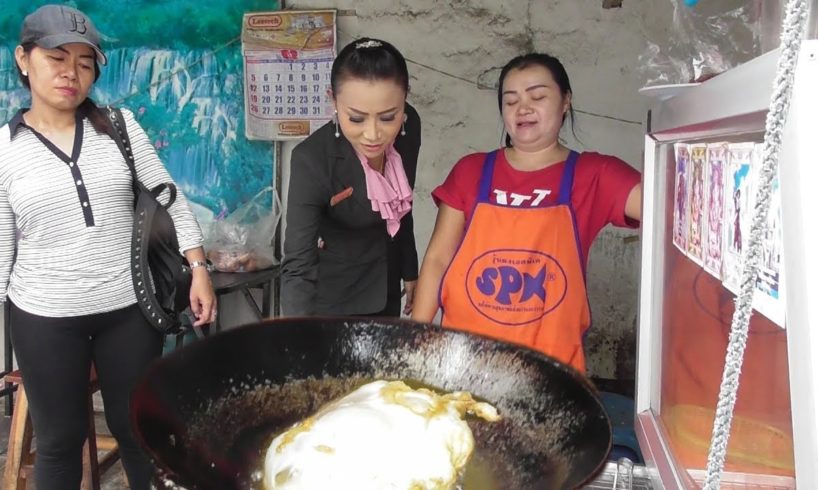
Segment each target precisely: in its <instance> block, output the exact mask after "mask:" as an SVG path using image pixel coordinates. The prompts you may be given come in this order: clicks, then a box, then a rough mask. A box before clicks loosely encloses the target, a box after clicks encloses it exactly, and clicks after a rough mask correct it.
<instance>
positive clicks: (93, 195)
mask: <svg viewBox="0 0 818 490" xmlns="http://www.w3.org/2000/svg"><path fill="white" fill-rule="evenodd" d="M122 113H123V116H124V118H125V123H126V128H127V130H128V135H129V136H130V139H131V144H132V145H131V147H132V150H133V154H134V159H135V160H136V162H135V167H136V173H137V177H138V178H139V180H140V182H142V183H143V184H144V185H145V186H147V187H148V188H153V187H154V186H156V185H158V184H160V183H163V182H172V180H171V177H170V175H169V174H168V172H167V170H166V169H165V167H164V165H163V164H162V162H161V161H160V160H159V157H158V156H157V154H156V151H155V150H154V147H153V145H152V144H151V142H150V140H149V139H148V136H147V135H146V134H145V131H144V130H143V129H142V127H141V126H139V124H138V123H137V122H136V120H135V119H134V116H133V114H132V113H131V112H130V111H127V110H123V111H122ZM169 212H170V215H171V216H172V217H173V221H174V224H175V225H176V230H177V235H178V239H179V245H180V250H181V251H185V250H189V249H192V248H196V247H200V246H201V245H202V232H201V229H200V228H199V225H198V223H197V222H196V219H195V217H194V216H193V213H192V212H191V210H190V207H189V206H188V204H187V201H186V199H185V197H184V196H183V195H182V193H181V192H179V193H178V194H177V198H176V202H175V203H174V204H173V205H172V206H171V207H170V209H169ZM132 224H133V189H132V187H131V174H130V172H129V170H128V167H127V165H126V163H125V159H124V158H123V156H122V154H121V153H120V151H119V148H118V147H117V145H116V142H115V141H114V140H112V139H111V138H110V136H108V135H107V134H103V133H98V132H97V131H96V130H95V129H94V127H93V126H92V125H91V123H90V122H89V121H88V120H87V119H86V118H83V117H81V116H79V115H78V116H77V130H76V132H75V137H74V151H73V154H72V155H66V154H65V153H63V152H62V151H61V150H59V149H58V148H57V147H56V146H55V145H53V144H51V143H50V142H49V141H48V140H47V139H45V138H44V137H42V136H41V135H39V134H38V133H37V132H36V131H35V130H33V129H32V128H31V127H29V126H28V125H26V123H25V121H24V119H23V111H20V112H18V113H17V115H15V116H14V118H13V119H12V120H11V121H10V122H9V123H8V124H7V125H5V126H3V127H2V128H0V301H5V299H6V297H7V296H8V298H10V299H11V300H12V301H13V302H14V304H15V305H17V306H18V307H19V308H21V309H22V310H24V311H27V312H29V313H33V314H35V315H40V316H47V317H70V316H79V315H88V314H94V313H101V312H106V311H113V310H117V309H120V308H124V307H127V306H129V305H132V304H134V303H136V296H135V294H134V291H133V285H132V283H131V271H130V248H131V227H132ZM15 248H16V258H15Z"/></svg>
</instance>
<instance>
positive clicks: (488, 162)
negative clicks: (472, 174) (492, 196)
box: [477, 150, 502, 202]
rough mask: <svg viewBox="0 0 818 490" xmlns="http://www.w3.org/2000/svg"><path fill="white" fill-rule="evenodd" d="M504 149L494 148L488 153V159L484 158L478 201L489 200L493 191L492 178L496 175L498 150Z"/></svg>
mask: <svg viewBox="0 0 818 490" xmlns="http://www.w3.org/2000/svg"><path fill="white" fill-rule="evenodd" d="M498 151H502V150H494V151H492V152H489V153H486V159H485V160H483V171H482V172H481V174H480V187H479V188H478V192H477V202H489V193H490V192H491V179H492V177H493V176H494V162H495V161H497V152H498Z"/></svg>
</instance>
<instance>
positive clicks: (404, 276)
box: [281, 38, 420, 316]
mask: <svg viewBox="0 0 818 490" xmlns="http://www.w3.org/2000/svg"><path fill="white" fill-rule="evenodd" d="M331 85H332V96H333V101H334V103H335V111H336V112H335V116H334V117H333V121H332V122H330V123H327V124H326V125H324V126H323V127H322V128H320V129H319V130H318V131H316V132H315V133H313V134H312V135H311V136H310V137H308V138H307V139H305V140H304V141H303V142H301V143H300V144H299V145H298V146H296V147H295V149H294V150H293V154H292V159H291V173H290V187H289V197H288V200H287V217H286V220H287V224H286V229H285V239H284V260H283V263H282V269H281V275H282V285H281V308H282V313H283V314H284V315H287V316H309V315H321V314H324V315H330V314H332V315H372V316H400V312H401V310H400V304H401V280H402V281H403V285H404V289H405V291H406V308H405V309H404V312H405V313H407V314H408V313H409V312H411V307H412V300H413V298H414V290H415V282H416V280H417V277H418V255H417V249H416V247H415V235H414V224H413V221H412V211H411V199H412V189H413V188H414V184H415V171H416V169H417V158H418V151H419V149H420V117H419V116H418V114H417V111H415V109H414V108H413V107H412V106H410V105H409V104H407V103H406V94H407V93H408V90H409V74H408V70H407V68H406V61H405V59H404V58H403V56H402V55H401V54H400V52H399V51H398V50H397V49H395V47H394V46H392V45H391V44H389V43H387V42H385V41H380V40H377V39H369V38H364V39H359V40H357V41H354V42H352V43H350V44H349V45H347V46H346V47H345V48H344V49H343V50H342V51H341V53H339V55H338V57H337V58H336V60H335V62H334V63H333V65H332V74H331Z"/></svg>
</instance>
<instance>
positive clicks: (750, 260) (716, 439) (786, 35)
mask: <svg viewBox="0 0 818 490" xmlns="http://www.w3.org/2000/svg"><path fill="white" fill-rule="evenodd" d="M806 19H807V5H806V1H805V0H789V1H788V2H787V9H786V15H785V18H784V25H783V27H782V33H781V55H780V58H779V60H778V69H777V71H776V76H775V82H774V85H773V95H772V100H771V101H770V110H769V112H768V113H767V121H766V132H765V134H764V157H763V160H762V165H761V171H760V172H759V188H758V193H757V195H756V204H755V210H754V214H753V221H752V226H751V228H750V237H749V240H748V241H747V246H746V248H745V250H744V270H743V271H742V274H741V290H740V292H739V295H738V297H737V298H736V310H735V313H734V314H733V322H732V325H731V327H730V341H729V343H728V345H727V357H726V359H725V363H724V373H723V375H722V380H721V388H720V392H719V401H718V406H717V408H716V417H715V420H714V421H713V436H712V439H711V442H710V454H709V455H708V457H707V476H706V478H705V482H704V488H705V490H717V489H718V488H719V481H720V478H721V472H722V471H723V470H724V460H725V456H726V454H727V442H728V440H729V438H730V427H731V424H732V421H733V408H734V407H735V404H736V393H737V392H738V384H739V375H740V374H741V365H742V362H743V360H744V348H745V347H746V346H747V331H748V328H749V324H750V315H751V314H752V311H753V294H754V291H755V284H756V277H757V276H758V264H759V261H760V255H761V251H762V250H761V247H762V242H763V237H764V233H765V231H766V229H767V212H768V210H769V208H770V197H771V193H772V192H771V191H772V184H773V180H774V178H775V176H776V175H778V154H779V150H780V147H781V136H782V133H783V129H784V123H785V121H786V119H787V112H788V110H789V105H790V95H791V93H792V85H793V78H794V77H795V66H796V64H797V62H798V51H799V50H800V48H801V40H802V39H803V37H804V32H805V27H806Z"/></svg>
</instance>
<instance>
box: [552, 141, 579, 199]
mask: <svg viewBox="0 0 818 490" xmlns="http://www.w3.org/2000/svg"><path fill="white" fill-rule="evenodd" d="M578 158H579V153H577V152H575V151H574V150H571V153H569V154H568V158H567V159H566V160H565V168H564V169H563V171H562V180H561V181H560V193H559V194H558V197H557V203H558V204H567V205H570V204H571V189H573V188H574V170H575V169H576V167H577V159H578Z"/></svg>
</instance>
